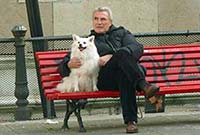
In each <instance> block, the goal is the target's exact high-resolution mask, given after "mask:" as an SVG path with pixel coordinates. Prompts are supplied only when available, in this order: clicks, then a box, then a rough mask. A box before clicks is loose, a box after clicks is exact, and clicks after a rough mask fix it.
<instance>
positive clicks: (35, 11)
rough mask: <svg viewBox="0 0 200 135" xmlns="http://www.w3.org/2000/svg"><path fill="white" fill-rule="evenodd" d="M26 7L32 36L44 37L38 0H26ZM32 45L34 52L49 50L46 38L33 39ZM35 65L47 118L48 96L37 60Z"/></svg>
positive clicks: (44, 113)
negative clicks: (45, 93) (42, 82)
mask: <svg viewBox="0 0 200 135" xmlns="http://www.w3.org/2000/svg"><path fill="white" fill-rule="evenodd" d="M26 9H27V15H28V21H29V27H30V34H31V37H42V36H43V30H42V23H41V18H40V10H39V4H38V0H26ZM32 46H33V52H34V54H35V52H38V51H46V50H48V44H47V42H45V41H44V40H40V41H32ZM35 65H36V72H37V78H38V85H39V91H40V98H41V102H42V109H43V116H44V118H47V106H46V98H45V96H44V92H43V90H42V86H41V79H40V77H39V76H40V74H39V68H38V65H37V63H36V62H35ZM52 108H54V105H53V104H52ZM52 114H53V116H55V111H54V110H53V112H52Z"/></svg>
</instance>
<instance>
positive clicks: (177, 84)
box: [35, 44, 200, 131]
mask: <svg viewBox="0 0 200 135" xmlns="http://www.w3.org/2000/svg"><path fill="white" fill-rule="evenodd" d="M67 53H68V51H47V52H37V53H36V54H35V55H36V60H37V64H38V66H39V72H40V77H41V78H40V79H41V83H42V88H43V90H44V95H45V96H46V98H47V101H48V102H47V103H50V102H52V101H54V100H66V101H67V103H68V105H70V106H71V107H70V108H71V110H69V109H67V111H66V115H65V119H64V124H63V127H64V128H68V119H69V117H70V115H71V114H72V113H73V112H74V113H75V115H76V116H77V118H78V122H79V126H80V131H85V128H84V126H83V122H82V118H81V115H80V110H81V107H80V106H79V105H77V101H78V99H84V98H87V99H88V98H110V97H111V98H116V97H119V91H115V90H113V91H96V92H66V93H60V92H59V91H58V90H56V89H55V86H56V85H57V84H58V83H59V82H60V80H61V79H62V78H61V76H60V75H59V73H58V64H59V62H60V61H61V60H62V59H63V57H64V56H65V55H66V54H67ZM199 54H200V44H181V45H169V46H145V50H144V55H143V57H142V58H141V60H140V62H141V64H142V65H144V66H145V67H146V68H147V76H146V79H147V81H149V82H150V83H152V84H156V85H158V86H160V92H159V93H157V94H158V95H164V94H180V93H193V92H200V55H199ZM133 94H134V93H133ZM136 94H137V95H139V96H141V95H143V93H136ZM47 107H50V105H47ZM48 113H51V108H48Z"/></svg>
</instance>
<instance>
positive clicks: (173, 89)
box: [46, 85, 200, 100]
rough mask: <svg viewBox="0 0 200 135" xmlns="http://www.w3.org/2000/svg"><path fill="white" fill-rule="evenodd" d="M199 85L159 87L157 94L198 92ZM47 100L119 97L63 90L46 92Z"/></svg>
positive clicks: (108, 94) (115, 93) (106, 93)
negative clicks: (61, 91) (62, 91)
mask: <svg viewBox="0 0 200 135" xmlns="http://www.w3.org/2000/svg"><path fill="white" fill-rule="evenodd" d="M199 89H200V85H193V86H178V87H177V86H170V87H161V88H160V91H159V93H157V94H158V95H162V94H180V93H194V92H199ZM137 95H143V93H137ZM46 96H47V98H48V99H49V100H61V99H81V98H106V97H112V98H116V97H119V91H117V90H113V91H95V92H65V93H59V92H56V93H52V94H46Z"/></svg>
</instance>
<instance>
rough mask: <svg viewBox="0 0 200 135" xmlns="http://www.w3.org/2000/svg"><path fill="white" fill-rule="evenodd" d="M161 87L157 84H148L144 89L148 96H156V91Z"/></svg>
mask: <svg viewBox="0 0 200 135" xmlns="http://www.w3.org/2000/svg"><path fill="white" fill-rule="evenodd" d="M159 89H160V88H159V87H157V86H154V85H151V84H146V85H145V86H144V89H143V91H144V93H145V97H146V98H151V97H153V96H155V94H156V92H158V91H159Z"/></svg>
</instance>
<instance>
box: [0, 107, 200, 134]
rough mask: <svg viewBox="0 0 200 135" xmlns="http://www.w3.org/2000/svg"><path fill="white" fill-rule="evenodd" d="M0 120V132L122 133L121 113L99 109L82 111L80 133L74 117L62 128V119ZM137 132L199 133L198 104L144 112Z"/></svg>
mask: <svg viewBox="0 0 200 135" xmlns="http://www.w3.org/2000/svg"><path fill="white" fill-rule="evenodd" d="M55 121H57V122H58V123H51V124H50V123H47V120H45V119H43V120H30V121H15V122H4V123H0V135H54V134H56V135H79V134H80V135H123V134H124V135H125V125H123V121H122V116H121V114H120V115H115V114H113V115H109V114H105V113H98V114H95V115H91V116H89V115H83V122H84V125H85V128H86V130H87V132H85V133H79V132H78V124H77V122H76V118H75V117H74V116H73V117H72V118H70V120H69V126H70V129H69V130H65V131H64V130H62V129H61V127H62V124H63V119H61V118H57V119H54V122H55ZM138 121H139V122H138V127H139V133H137V134H138V135H199V134H200V105H184V106H181V105H178V106H166V112H165V113H149V114H144V118H141V119H139V120H138Z"/></svg>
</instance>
